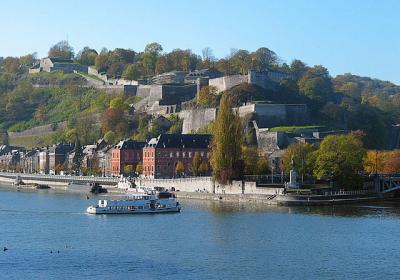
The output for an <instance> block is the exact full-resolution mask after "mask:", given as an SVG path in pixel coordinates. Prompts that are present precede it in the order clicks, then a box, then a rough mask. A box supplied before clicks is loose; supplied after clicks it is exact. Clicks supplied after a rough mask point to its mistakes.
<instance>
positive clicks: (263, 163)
mask: <svg viewBox="0 0 400 280" xmlns="http://www.w3.org/2000/svg"><path fill="white" fill-rule="evenodd" d="M269 172H270V170H269V166H268V161H267V159H266V158H259V159H258V160H257V168H256V175H265V174H268V173H269Z"/></svg>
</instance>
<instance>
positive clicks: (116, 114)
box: [101, 109, 129, 136]
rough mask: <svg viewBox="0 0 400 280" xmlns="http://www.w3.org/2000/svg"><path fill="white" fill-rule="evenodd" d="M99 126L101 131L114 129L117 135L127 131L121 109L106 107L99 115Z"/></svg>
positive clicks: (124, 133) (127, 125) (122, 134)
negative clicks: (100, 115)
mask: <svg viewBox="0 0 400 280" xmlns="http://www.w3.org/2000/svg"><path fill="white" fill-rule="evenodd" d="M101 128H102V130H103V132H108V131H114V132H115V133H116V134H117V135H119V136H125V135H126V134H127V133H128V128H129V124H128V121H127V119H126V118H125V115H124V111H123V110H121V109H107V111H105V112H104V113H103V115H102V117H101Z"/></svg>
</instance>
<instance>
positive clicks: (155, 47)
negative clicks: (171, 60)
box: [144, 42, 163, 55]
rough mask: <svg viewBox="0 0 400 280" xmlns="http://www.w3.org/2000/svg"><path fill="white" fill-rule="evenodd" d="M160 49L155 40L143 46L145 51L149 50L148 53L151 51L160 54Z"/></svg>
mask: <svg viewBox="0 0 400 280" xmlns="http://www.w3.org/2000/svg"><path fill="white" fill-rule="evenodd" d="M162 50H163V48H162V46H161V45H160V44H159V43H157V42H152V43H149V44H147V45H146V47H145V48H144V51H145V52H149V53H152V54H154V55H160V53H161V52H162Z"/></svg>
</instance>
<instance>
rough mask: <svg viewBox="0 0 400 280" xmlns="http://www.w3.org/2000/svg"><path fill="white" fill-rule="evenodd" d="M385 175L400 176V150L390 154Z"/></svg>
mask: <svg viewBox="0 0 400 280" xmlns="http://www.w3.org/2000/svg"><path fill="white" fill-rule="evenodd" d="M383 171H384V173H386V174H399V173H400V150H395V151H390V152H388V157H387V159H386V162H385V168H384V170H383Z"/></svg>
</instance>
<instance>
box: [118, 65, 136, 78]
mask: <svg viewBox="0 0 400 280" xmlns="http://www.w3.org/2000/svg"><path fill="white" fill-rule="evenodd" d="M139 77H140V69H139V67H138V65H137V64H136V63H132V64H128V65H127V66H126V68H125V70H124V72H123V73H122V78H124V79H125V80H137V79H139Z"/></svg>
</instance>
